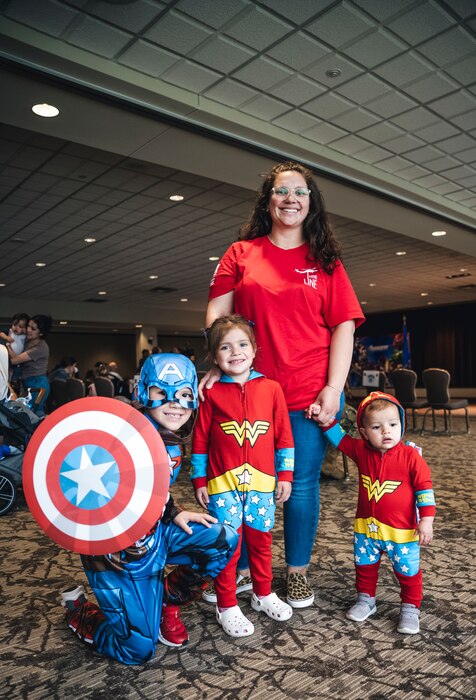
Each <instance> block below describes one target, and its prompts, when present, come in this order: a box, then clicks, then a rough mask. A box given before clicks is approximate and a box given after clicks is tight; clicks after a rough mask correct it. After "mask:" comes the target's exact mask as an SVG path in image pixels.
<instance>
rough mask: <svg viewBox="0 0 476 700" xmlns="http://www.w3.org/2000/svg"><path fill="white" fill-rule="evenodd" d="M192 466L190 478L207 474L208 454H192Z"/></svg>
mask: <svg viewBox="0 0 476 700" xmlns="http://www.w3.org/2000/svg"><path fill="white" fill-rule="evenodd" d="M191 463H192V468H191V470H190V478H191V479H198V478H200V477H202V478H203V477H205V478H206V476H207V467H208V455H207V454H192V458H191Z"/></svg>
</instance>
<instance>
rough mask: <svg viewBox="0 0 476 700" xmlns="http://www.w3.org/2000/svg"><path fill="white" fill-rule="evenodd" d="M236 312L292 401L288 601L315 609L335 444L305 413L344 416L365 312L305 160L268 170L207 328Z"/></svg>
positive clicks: (222, 266)
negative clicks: (322, 491)
mask: <svg viewBox="0 0 476 700" xmlns="http://www.w3.org/2000/svg"><path fill="white" fill-rule="evenodd" d="M230 313H238V314H241V315H242V316H245V318H248V319H250V320H251V321H253V322H254V324H255V332H256V339H257V342H258V350H259V352H258V355H257V357H256V362H255V367H256V369H257V370H258V371H260V372H262V373H263V374H265V375H266V376H267V377H269V378H270V379H274V380H276V381H278V382H279V383H280V384H281V386H282V387H283V390H284V395H285V397H286V400H287V404H288V409H289V412H290V413H289V415H290V419H291V425H292V429H293V437H294V443H295V450H296V452H295V455H296V459H295V472H294V486H293V491H292V495H291V498H290V499H289V501H287V502H286V503H285V504H284V539H285V555H286V564H287V601H288V603H289V604H290V605H291V606H292V607H295V608H303V607H307V606H308V605H312V603H313V601H314V593H313V591H312V588H311V587H310V585H309V583H308V581H307V578H306V572H307V567H308V565H309V561H310V559H311V553H312V549H313V545H314V539H315V536H316V531H317V525H318V520H319V478H320V472H321V466H322V462H323V460H324V456H325V451H326V442H325V439H324V438H323V436H322V434H321V431H320V429H319V426H318V425H316V423H314V421H309V420H307V419H306V417H305V413H304V410H305V409H306V408H307V406H309V404H310V403H313V402H316V403H317V404H318V405H319V407H320V413H319V422H320V423H321V424H322V425H328V424H330V422H331V421H332V420H333V419H334V418H335V416H336V415H338V413H339V411H340V410H341V407H342V404H343V388H344V384H345V381H346V378H347V373H348V371H349V366H350V362H351V358H352V349H353V336H354V329H355V327H356V326H358V325H360V324H361V323H363V321H364V316H363V314H362V310H361V308H360V305H359V303H358V301H357V298H356V296H355V293H354V290H353V289H352V285H351V283H350V281H349V278H348V277H347V274H346V272H345V270H344V267H343V265H342V263H341V261H340V248H339V245H338V243H337V241H336V240H335V239H334V236H333V234H332V230H331V228H330V225H329V222H328V218H327V212H326V210H325V206H324V201H323V198H322V195H321V193H320V191H319V189H318V188H317V186H316V184H315V182H314V180H313V178H312V173H311V171H310V170H308V169H307V168H305V167H304V166H302V165H300V164H298V163H291V162H288V163H282V164H279V165H276V166H275V167H274V168H273V169H272V170H271V172H270V173H269V174H268V175H267V176H266V178H265V180H264V182H263V185H262V188H261V191H260V192H259V193H258V196H257V200H256V204H255V208H254V210H253V212H252V213H251V216H250V219H249V221H248V222H247V223H246V224H245V225H244V226H243V228H242V230H241V235H240V240H239V241H238V242H236V243H233V244H232V245H231V246H230V248H229V249H228V250H227V252H226V253H225V255H224V256H223V258H222V260H221V261H220V263H219V265H218V267H217V270H216V272H215V275H214V277H213V279H212V282H211V287H210V296H209V304H208V308H207V316H206V325H207V327H208V326H209V325H210V324H211V323H212V322H213V321H214V320H215V319H216V318H218V317H220V316H225V315H228V314H230ZM218 376H219V375H218ZM216 378H217V372H216V370H211V372H210V373H209V374H208V375H207V376H206V377H205V378H204V380H202V382H201V387H205V388H210V386H211V385H212V384H213V382H214V381H216ZM240 563H241V564H243V560H241V562H240ZM243 568H244V567H243V566H242V567H241V574H246V571H243ZM206 599H207V600H208V599H210V600H211V598H210V596H209V595H208V597H207V598H206Z"/></svg>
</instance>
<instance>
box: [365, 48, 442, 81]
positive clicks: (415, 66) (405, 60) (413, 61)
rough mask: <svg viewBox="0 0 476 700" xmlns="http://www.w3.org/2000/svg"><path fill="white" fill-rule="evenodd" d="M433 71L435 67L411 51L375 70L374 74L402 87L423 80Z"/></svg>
mask: <svg viewBox="0 0 476 700" xmlns="http://www.w3.org/2000/svg"><path fill="white" fill-rule="evenodd" d="M433 69H434V68H433V66H432V65H431V64H430V63H428V62H427V61H425V60H424V59H423V58H422V57H421V56H418V55H417V54H416V53H414V52H412V51H409V52H408V53H404V54H402V55H401V56H397V57H396V58H392V60H391V61H387V63H384V64H383V65H381V66H378V67H377V68H374V72H375V73H377V75H379V76H380V77H381V78H384V79H385V80H388V82H389V83H392V85H396V86H397V87H400V86H401V85H406V84H407V83H410V82H411V81H413V80H417V79H418V78H421V77H422V76H423V75H426V74H427V73H429V72H430V71H432V70H433Z"/></svg>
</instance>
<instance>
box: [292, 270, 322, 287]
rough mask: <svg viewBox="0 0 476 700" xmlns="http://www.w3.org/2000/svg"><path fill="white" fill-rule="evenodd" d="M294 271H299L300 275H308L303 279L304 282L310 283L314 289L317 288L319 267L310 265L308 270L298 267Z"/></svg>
mask: <svg viewBox="0 0 476 700" xmlns="http://www.w3.org/2000/svg"><path fill="white" fill-rule="evenodd" d="M294 272H299V274H300V275H306V277H305V279H304V280H303V282H304V284H307V285H309V287H312V288H313V289H317V273H318V268H317V267H309V268H307V269H306V270H298V269H297V267H296V268H295V269H294Z"/></svg>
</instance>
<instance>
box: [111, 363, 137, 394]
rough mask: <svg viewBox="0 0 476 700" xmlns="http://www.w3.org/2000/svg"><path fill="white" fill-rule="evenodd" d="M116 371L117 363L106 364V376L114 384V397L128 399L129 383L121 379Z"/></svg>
mask: <svg viewBox="0 0 476 700" xmlns="http://www.w3.org/2000/svg"><path fill="white" fill-rule="evenodd" d="M117 369H118V368H117V362H110V363H109V364H108V373H107V376H108V377H109V379H110V380H111V381H112V383H113V384H114V396H125V397H126V398H127V399H130V398H131V392H130V391H129V382H128V381H126V380H125V379H124V378H123V377H121V375H120V374H119V372H118V371H117Z"/></svg>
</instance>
